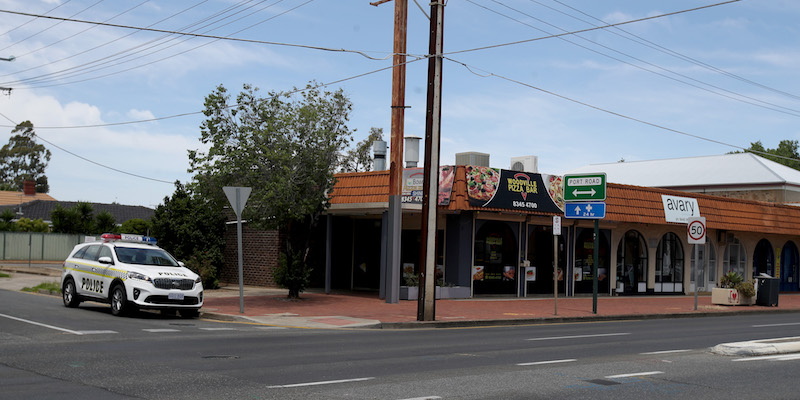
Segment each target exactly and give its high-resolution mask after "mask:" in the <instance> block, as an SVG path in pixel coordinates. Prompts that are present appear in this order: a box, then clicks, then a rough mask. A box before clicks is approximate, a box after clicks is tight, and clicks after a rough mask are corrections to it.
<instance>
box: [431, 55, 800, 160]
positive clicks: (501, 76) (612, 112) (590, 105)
mask: <svg viewBox="0 0 800 400" xmlns="http://www.w3.org/2000/svg"><path fill="white" fill-rule="evenodd" d="M442 58H443V59H445V60H448V61H451V62H453V63H456V64H459V65H461V66H462V67H464V68H465V69H466V70H467V71H469V72H470V73H472V74H474V75H476V76H479V77H481V78H488V77H495V78H498V79H502V80H505V81H508V82H511V83H515V84H517V85H520V86H524V87H527V88H530V89H534V90H537V91H539V92H542V93H545V94H549V95H551V96H554V97H558V98H560V99H562V100H566V101H569V102H572V103H575V104H578V105H581V106H584V107H587V108H591V109H593V110H596V111H600V112H603V113H606V114H610V115H613V116H615V117H619V118H624V119H627V120H629V121H633V122H637V123H640V124H643V125H647V126H650V127H653V128H656V129H660V130H664V131H668V132H672V133H677V134H679V135H684V136H688V137H691V138H694V139H698V140H703V141H706V142H710V143H714V144H719V145H722V146H727V147H732V148H735V149H738V150H743V151H745V152H751V153H756V154H761V155H767V156H770V157H777V158H783V159H786V160H792V161H800V159H796V158H791V157H785V156H779V155H775V154H770V153H766V152H762V151H756V150H750V149H747V148H745V147H742V146H737V145H734V144H730V143H726V142H723V141H721V140H716V139H711V138H707V137H704V136H700V135H696V134H693V133H688V132H685V131H681V130H678V129H673V128H669V127H666V126H664V125H659V124H656V123H653V122H648V121H645V120H643V119H640V118H636V117H631V116H629V115H625V114H622V113H619V112H616V111H611V110H609V109H606V108H602V107H599V106H595V105H593V104H589V103H586V102H584V101H580V100H576V99H573V98H571V97H567V96H564V95H562V94H558V93H556V92H553V91H550V90H547V89H542V88H540V87H537V86H534V85H532V84H529V83H526V82H522V81H520V80H516V79H513V78H509V77H506V76H503V75H498V74H495V73H493V72H489V71H486V70H484V69H481V68H477V67H474V66H470V65H469V64H467V63H464V62H461V61H458V60H455V59H452V58H450V57H442ZM475 70H480V71H483V72H484V74H478V73H476V72H475Z"/></svg>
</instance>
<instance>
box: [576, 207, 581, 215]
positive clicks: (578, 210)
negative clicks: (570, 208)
mask: <svg viewBox="0 0 800 400" xmlns="http://www.w3.org/2000/svg"><path fill="white" fill-rule="evenodd" d="M580 213H581V206H575V214H580Z"/></svg>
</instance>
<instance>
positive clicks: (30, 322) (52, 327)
mask: <svg viewBox="0 0 800 400" xmlns="http://www.w3.org/2000/svg"><path fill="white" fill-rule="evenodd" d="M0 317H4V318H8V319H13V320H15V321H19V322H24V323H26V324H31V325H36V326H42V327H45V328H49V329H55V330H57V331H61V332H67V333H71V334H73V335H83V333H81V332H78V331H73V330H70V329H65V328H59V327H57V326H53V325H47V324H43V323H41V322H36V321H31V320H28V319H23V318H17V317H12V316H10V315H5V314H0Z"/></svg>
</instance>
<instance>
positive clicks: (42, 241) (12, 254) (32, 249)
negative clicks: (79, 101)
mask: <svg viewBox="0 0 800 400" xmlns="http://www.w3.org/2000/svg"><path fill="white" fill-rule="evenodd" d="M83 238H84V235H68V234H63V233H41V232H0V239H2V240H1V241H0V260H31V261H64V260H65V259H66V258H67V256H69V252H70V251H71V250H72V248H73V247H75V245H76V244H78V243H81V242H82V241H83Z"/></svg>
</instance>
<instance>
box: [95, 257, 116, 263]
mask: <svg viewBox="0 0 800 400" xmlns="http://www.w3.org/2000/svg"><path fill="white" fill-rule="evenodd" d="M97 261H99V262H100V264H107V265H111V264H114V260H112V259H111V257H109V256H104V257H100V258H99V259H98V260H97Z"/></svg>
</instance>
